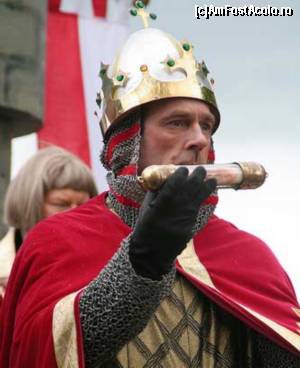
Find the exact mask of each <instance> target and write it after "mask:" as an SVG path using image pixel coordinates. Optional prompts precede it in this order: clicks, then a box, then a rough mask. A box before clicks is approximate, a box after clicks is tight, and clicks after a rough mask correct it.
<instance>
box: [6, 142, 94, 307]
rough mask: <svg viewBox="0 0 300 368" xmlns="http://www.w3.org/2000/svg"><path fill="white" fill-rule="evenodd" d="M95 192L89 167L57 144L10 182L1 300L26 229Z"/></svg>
mask: <svg viewBox="0 0 300 368" xmlns="http://www.w3.org/2000/svg"><path fill="white" fill-rule="evenodd" d="M95 195H97V189H96V185H95V182H94V179H93V176H92V173H91V171H90V169H89V168H88V167H87V166H86V165H85V164H84V163H83V162H82V161H81V160H80V159H79V158H78V157H76V156H74V155H73V154H71V153H69V152H68V151H66V150H64V149H62V148H59V147H48V148H45V149H42V150H40V151H38V152H37V153H36V154H35V155H34V156H33V157H31V158H30V159H29V161H28V162H27V163H26V164H25V165H24V166H23V167H22V168H21V170H20V171H19V173H18V174H17V175H16V177H15V178H14V179H13V180H12V181H11V183H10V185H9V187H8V190H7V192H6V196H5V200H4V220H5V222H6V223H7V225H8V226H9V227H10V229H9V231H8V233H7V234H6V236H5V237H4V238H3V239H2V241H0V300H1V296H3V295H4V290H5V286H6V283H7V280H8V276H9V274H10V270H11V268H12V264H13V261H14V258H15V255H16V252H17V251H18V249H19V247H20V246H21V244H22V241H23V239H24V237H25V236H26V234H27V232H28V231H29V230H30V229H31V228H32V227H33V226H34V225H35V224H37V223H38V222H39V221H41V220H42V219H44V218H46V217H48V216H51V215H54V214H56V213H59V212H62V211H66V210H69V209H71V208H74V207H77V206H79V205H81V204H82V203H84V202H86V201H87V200H88V199H90V198H92V197H94V196H95Z"/></svg>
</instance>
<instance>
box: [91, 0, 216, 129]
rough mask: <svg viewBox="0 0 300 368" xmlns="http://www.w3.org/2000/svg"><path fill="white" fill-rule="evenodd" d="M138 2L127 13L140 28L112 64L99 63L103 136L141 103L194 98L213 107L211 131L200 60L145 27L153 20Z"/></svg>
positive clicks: (210, 97) (208, 90) (208, 88)
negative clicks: (136, 19)
mask: <svg viewBox="0 0 300 368" xmlns="http://www.w3.org/2000/svg"><path fill="white" fill-rule="evenodd" d="M142 4H143V3H142V2H141V1H137V2H136V9H131V14H132V15H140V16H141V18H142V20H143V22H144V26H145V29H142V30H139V31H137V32H135V33H133V34H132V35H131V36H130V37H129V38H128V40H127V41H126V43H125V45H124V46H123V48H122V50H121V52H119V54H118V55H117V57H116V59H115V61H114V62H113V64H112V65H111V66H109V65H105V64H101V70H100V73H99V75H100V77H101V79H102V90H101V92H100V93H99V94H98V95H97V103H98V105H99V107H100V106H101V105H102V106H101V108H102V119H101V129H102V134H103V135H105V133H106V131H107V130H108V129H109V127H110V126H112V125H115V124H116V123H118V122H119V121H120V120H122V119H123V118H124V117H125V116H126V115H127V114H128V113H130V112H133V111H134V110H135V109H136V108H138V107H140V106H141V105H143V104H146V103H149V102H152V101H155V100H160V99H165V98H171V97H188V98H195V99H199V100H201V101H204V102H207V103H208V104H209V105H211V106H213V108H214V110H215V112H216V116H217V124H216V126H215V130H216V129H217V127H218V124H219V120H220V116H219V112H218V108H217V103H216V98H215V95H214V92H213V89H212V84H213V80H212V79H210V80H208V78H207V75H208V74H209V71H208V69H207V67H206V65H205V63H204V61H202V62H201V63H199V62H198V61H197V60H196V59H195V57H194V55H193V46H192V45H191V44H190V42H188V41H182V42H178V41H177V40H176V39H175V38H173V37H172V36H171V35H169V34H167V33H164V32H162V31H160V30H158V29H155V28H148V19H149V17H150V18H152V19H155V18H156V16H155V15H154V14H148V13H147V12H146V11H145V9H144V7H143V6H142Z"/></svg>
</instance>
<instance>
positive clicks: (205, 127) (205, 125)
mask: <svg viewBox="0 0 300 368" xmlns="http://www.w3.org/2000/svg"><path fill="white" fill-rule="evenodd" d="M200 125H201V128H202V129H203V130H204V131H206V132H212V125H211V124H209V123H202V124H200Z"/></svg>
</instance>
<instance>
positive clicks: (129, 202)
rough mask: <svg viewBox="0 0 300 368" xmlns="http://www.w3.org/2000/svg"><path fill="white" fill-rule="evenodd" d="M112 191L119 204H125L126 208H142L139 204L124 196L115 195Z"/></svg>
mask: <svg viewBox="0 0 300 368" xmlns="http://www.w3.org/2000/svg"><path fill="white" fill-rule="evenodd" d="M110 191H111V192H112V194H113V195H114V196H115V197H116V200H117V201H118V202H120V203H121V204H123V205H124V206H130V207H133V208H140V207H141V206H140V204H139V203H137V202H134V201H133V200H132V199H129V198H126V197H123V196H122V195H120V194H117V193H115V192H114V191H113V190H112V189H111V188H110Z"/></svg>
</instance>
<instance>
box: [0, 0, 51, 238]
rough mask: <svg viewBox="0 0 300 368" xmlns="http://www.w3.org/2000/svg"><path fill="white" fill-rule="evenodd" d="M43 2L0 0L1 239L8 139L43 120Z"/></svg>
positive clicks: (8, 153)
mask: <svg viewBox="0 0 300 368" xmlns="http://www.w3.org/2000/svg"><path fill="white" fill-rule="evenodd" d="M46 5H47V1H46V0H6V1H4V0H0V216H1V219H0V236H2V235H3V233H4V231H5V227H4V225H3V223H2V221H1V220H2V215H3V198H4V194H5V191H6V188H7V185H8V183H9V179H10V157H11V139H12V138H14V137H18V136H22V135H25V134H29V133H32V132H34V131H36V130H37V129H38V128H39V127H40V126H41V121H42V117H43V91H44V82H43V77H44V44H45V24H46Z"/></svg>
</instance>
